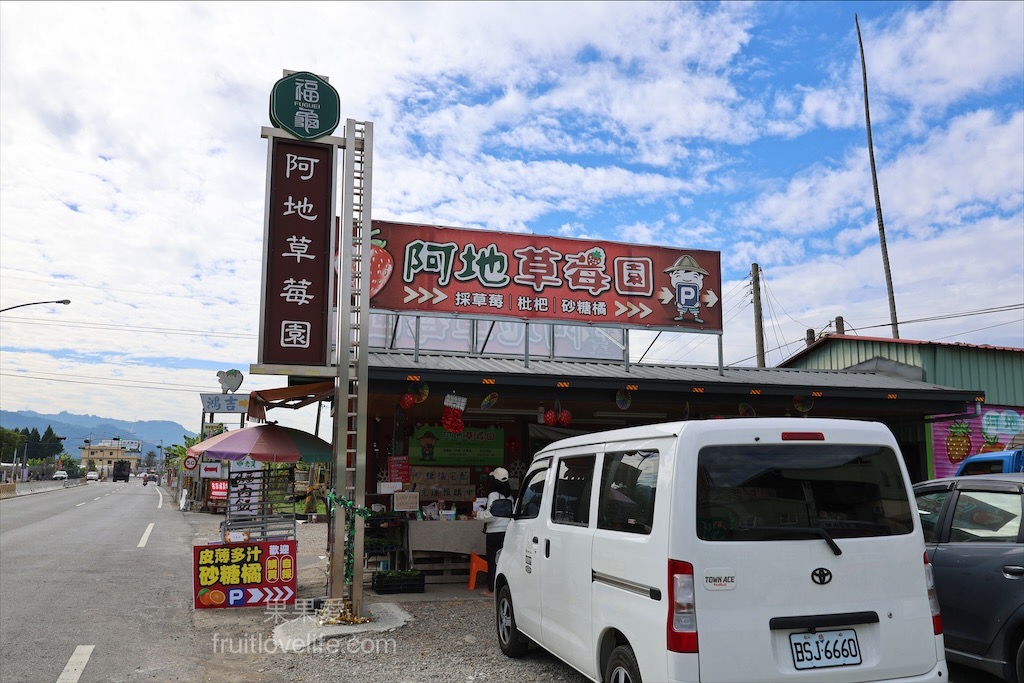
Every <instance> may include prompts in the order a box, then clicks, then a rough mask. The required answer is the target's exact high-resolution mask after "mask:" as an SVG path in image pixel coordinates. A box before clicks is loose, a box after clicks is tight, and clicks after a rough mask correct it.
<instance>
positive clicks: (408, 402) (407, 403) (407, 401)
mask: <svg viewBox="0 0 1024 683" xmlns="http://www.w3.org/2000/svg"><path fill="white" fill-rule="evenodd" d="M414 403H416V397H415V396H413V395H412V394H402V396H401V398H399V399H398V405H400V406H402V410H409V408H412V406H413V404H414Z"/></svg>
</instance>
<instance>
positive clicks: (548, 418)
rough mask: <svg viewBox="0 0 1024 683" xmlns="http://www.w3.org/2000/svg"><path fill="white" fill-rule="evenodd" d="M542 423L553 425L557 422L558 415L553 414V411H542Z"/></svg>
mask: <svg viewBox="0 0 1024 683" xmlns="http://www.w3.org/2000/svg"><path fill="white" fill-rule="evenodd" d="M544 424H546V425H547V426H548V427H554V426H555V425H556V424H558V416H557V415H555V411H553V410H545V411H544Z"/></svg>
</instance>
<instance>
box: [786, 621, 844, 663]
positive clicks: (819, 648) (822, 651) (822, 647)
mask: <svg viewBox="0 0 1024 683" xmlns="http://www.w3.org/2000/svg"><path fill="white" fill-rule="evenodd" d="M789 648H790V650H792V652H793V666H795V667H796V668H797V669H822V668H825V667H829V666H854V665H857V664H860V662H861V660H860V645H859V644H858V643H857V632H856V631H855V630H853V629H852V628H847V629H843V630H842V631H818V632H816V633H791V634H790V635H789Z"/></svg>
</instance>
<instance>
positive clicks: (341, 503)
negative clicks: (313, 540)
mask: <svg viewBox="0 0 1024 683" xmlns="http://www.w3.org/2000/svg"><path fill="white" fill-rule="evenodd" d="M327 507H328V509H329V510H330V514H331V516H332V517H334V518H335V524H337V517H335V515H334V513H335V511H336V510H337V509H338V508H342V509H343V510H344V511H345V512H346V515H345V521H346V525H345V585H346V586H348V585H351V584H352V571H353V564H352V563H353V559H354V558H353V556H352V552H353V544H354V543H355V538H356V515H359V516H360V517H362V518H363V519H367V518H368V517H369V516H370V515H372V514H373V512H372V511H371V510H370V508H366V507H361V506H358V505H356V504H355V501H351V500H349V499H347V498H344V497H338V496H336V495H335V494H334V489H331V490H330V491H328V492H327Z"/></svg>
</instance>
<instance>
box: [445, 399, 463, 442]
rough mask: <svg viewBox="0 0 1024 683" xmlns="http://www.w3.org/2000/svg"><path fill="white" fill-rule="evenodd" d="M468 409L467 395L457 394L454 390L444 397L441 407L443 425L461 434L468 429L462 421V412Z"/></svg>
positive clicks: (448, 429)
mask: <svg viewBox="0 0 1024 683" xmlns="http://www.w3.org/2000/svg"><path fill="white" fill-rule="evenodd" d="M465 410H466V397H465V396H457V395H455V393H454V392H452V393H450V394H448V395H447V396H445V397H444V407H443V408H442V409H441V426H442V427H444V428H445V430H446V431H448V432H450V433H452V434H461V433H462V432H463V431H465V429H466V425H465V423H464V422H463V421H462V413H463V412H464V411H465Z"/></svg>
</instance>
